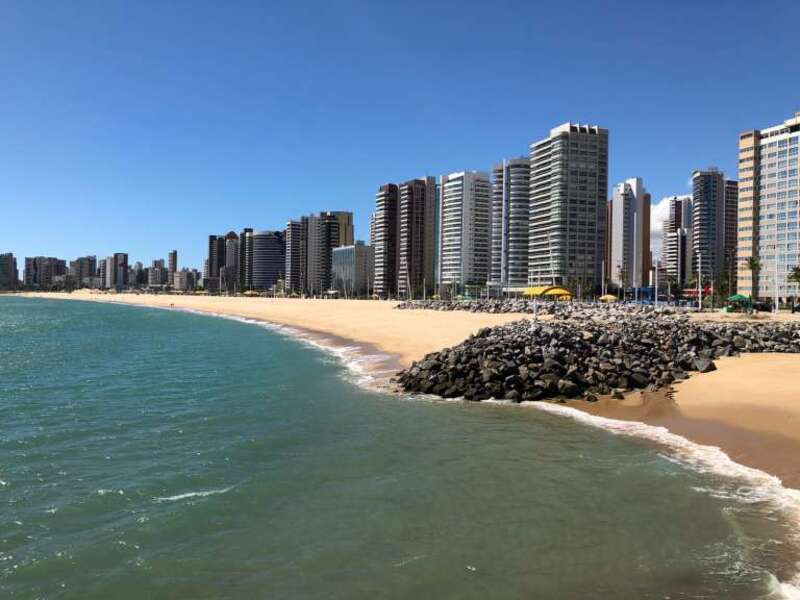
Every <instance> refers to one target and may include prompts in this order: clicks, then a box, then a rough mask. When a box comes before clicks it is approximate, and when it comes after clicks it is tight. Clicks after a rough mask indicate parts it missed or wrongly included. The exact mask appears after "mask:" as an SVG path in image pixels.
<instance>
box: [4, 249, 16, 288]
mask: <svg viewBox="0 0 800 600" xmlns="http://www.w3.org/2000/svg"><path fill="white" fill-rule="evenodd" d="M18 278H19V275H18V272H17V259H16V258H15V257H14V255H13V254H12V253H11V252H5V253H3V254H0V290H13V289H14V288H16V287H17V284H18V283H19V279H18Z"/></svg>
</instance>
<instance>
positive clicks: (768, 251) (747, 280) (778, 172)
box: [737, 112, 800, 298]
mask: <svg viewBox="0 0 800 600" xmlns="http://www.w3.org/2000/svg"><path fill="white" fill-rule="evenodd" d="M798 148H800V112H797V113H795V115H794V118H791V119H788V120H786V121H784V122H783V123H781V124H778V125H774V126H772V127H767V128H766V129H755V130H752V131H746V132H744V133H742V134H740V135H739V202H738V206H739V221H738V230H739V231H738V250H737V260H738V269H739V272H738V286H739V293H741V294H744V295H752V296H753V297H759V298H773V297H775V296H776V295H777V296H778V297H779V298H785V297H787V296H798V295H800V288H798V285H797V283H794V282H789V281H788V276H789V273H790V272H791V270H792V268H793V267H795V266H797V265H798V263H800V255H798V233H800V231H799V230H800V218H799V217H798V202H800V177H798V169H800V163H799V162H798V160H799V157H798ZM750 258H756V259H758V261H759V263H760V267H761V268H760V270H758V271H755V272H752V271H751V270H750V268H749V267H748V259H750ZM776 292H777V293H776Z"/></svg>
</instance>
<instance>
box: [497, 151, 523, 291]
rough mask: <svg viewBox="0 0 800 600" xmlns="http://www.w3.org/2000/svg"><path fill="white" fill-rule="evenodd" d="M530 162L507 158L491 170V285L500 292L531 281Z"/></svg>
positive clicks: (517, 287)
mask: <svg viewBox="0 0 800 600" xmlns="http://www.w3.org/2000/svg"><path fill="white" fill-rule="evenodd" d="M530 175H531V161H530V159H529V158H526V157H521V158H514V159H511V160H504V161H503V162H502V163H501V164H499V165H495V167H494V169H493V171H492V221H491V244H490V245H491V262H490V268H489V285H490V286H491V287H492V288H494V289H495V290H497V291H499V292H501V293H502V292H503V291H514V290H519V291H521V290H522V289H523V288H525V287H526V286H527V284H528V241H529V240H528V233H529V225H528V223H529V221H530Z"/></svg>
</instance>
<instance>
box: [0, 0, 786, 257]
mask: <svg viewBox="0 0 800 600" xmlns="http://www.w3.org/2000/svg"><path fill="white" fill-rule="evenodd" d="M454 8H455V6H445V5H436V6H429V5H425V7H424V14H425V17H426V19H429V20H430V21H431V22H435V23H437V29H436V33H435V34H431V33H426V31H425V28H420V29H419V30H415V31H413V32H411V33H410V35H411V36H412V38H413V39H412V40H410V43H408V44H403V45H398V44H395V43H391V41H390V40H391V36H388V37H387V35H386V30H385V28H384V27H379V26H376V25H377V24H391V23H399V22H402V21H403V20H404V19H407V18H410V17H411V16H419V12H418V11H417V7H414V6H411V5H408V4H403V5H402V6H400V5H397V6H377V5H372V4H358V3H355V4H350V5H342V6H336V7H333V6H326V5H319V6H317V7H316V8H314V9H311V8H308V7H303V6H300V5H297V6H293V5H292V6H270V7H266V6H259V5H257V4H240V5H237V6H236V8H235V10H231V9H227V8H223V7H221V6H213V5H208V4H206V5H202V4H201V5H192V6H191V7H189V6H181V5H168V6H161V7H159V9H158V18H157V19H156V18H153V11H154V10H155V9H154V8H153V7H148V6H147V5H127V6H125V7H124V8H120V7H119V6H117V7H114V6H110V5H109V6H103V5H95V6H92V7H91V8H89V7H87V6H83V7H81V6H68V5H63V4H59V3H37V4H35V5H31V4H29V3H22V2H7V3H4V4H3V6H2V7H0V56H1V57H2V58H0V66H2V67H3V68H2V69H0V85H1V86H2V88H3V90H4V94H3V97H2V99H0V131H2V133H3V139H4V143H3V145H2V146H0V165H2V177H0V206H2V209H3V211H2V214H3V218H2V219H0V252H13V253H14V254H15V256H17V257H19V258H24V257H25V256H40V255H41V256H58V257H63V258H66V259H71V258H74V257H79V256H85V255H96V256H97V257H98V259H100V257H105V256H109V255H112V254H114V253H115V252H120V251H124V252H127V253H128V254H129V256H130V257H131V259H132V260H141V261H143V262H144V263H145V264H150V262H151V261H152V260H153V259H157V258H166V257H167V254H168V252H169V251H170V250H173V249H177V251H178V254H179V256H180V257H181V260H180V262H181V264H182V265H184V266H191V267H194V268H198V269H202V265H203V259H204V256H205V254H206V250H207V248H206V244H205V239H206V236H207V234H208V232H212V231H228V230H233V231H240V230H241V229H242V228H244V227H252V228H254V229H256V230H262V229H264V230H279V229H283V228H284V226H285V223H286V221H287V220H288V219H290V218H293V216H295V215H297V214H310V213H314V212H318V211H321V210H329V209H331V208H341V209H342V210H352V211H353V212H354V217H355V219H354V220H355V227H356V231H355V237H356V239H362V240H368V239H369V215H370V214H371V212H372V211H373V209H374V195H375V190H376V189H377V188H378V186H379V185H381V184H382V183H384V182H386V181H407V180H409V179H411V178H415V177H420V176H423V175H432V176H440V175H443V174H447V173H451V172H454V171H458V170H463V169H469V170H476V171H484V172H486V171H491V169H492V168H493V166H494V165H496V164H498V163H499V162H501V161H502V160H504V159H508V158H510V157H514V156H520V155H526V154H527V149H528V145H529V144H530V143H531V142H532V141H534V140H538V139H541V138H542V136H544V135H546V133H547V132H548V131H549V130H550V128H551V127H553V126H554V124H557V123H563V122H566V121H572V122H576V123H598V124H601V125H602V126H603V127H605V128H607V129H608V130H609V131H610V132H611V135H610V138H609V165H610V169H609V171H610V172H609V177H608V180H609V182H610V185H613V184H614V183H616V182H619V181H624V180H626V179H628V178H631V177H642V178H643V179H644V180H645V181H646V182H647V188H648V191H650V193H651V194H652V198H653V202H654V203H655V202H656V201H657V200H660V199H661V198H665V197H669V196H673V195H681V194H686V193H689V192H690V186H689V179H690V176H691V173H692V172H693V171H694V170H698V169H699V170H704V169H707V168H708V167H710V166H717V167H719V168H720V169H721V170H722V171H724V172H725V173H727V174H729V176H732V177H735V175H736V173H737V169H736V167H737V160H738V155H737V151H736V144H737V139H738V138H737V136H738V134H739V133H740V132H742V131H746V130H750V129H759V128H765V127H769V126H771V125H773V124H774V123H775V122H776V120H777V119H780V118H785V116H786V115H792V114H794V112H795V111H796V110H798V109H800V98H798V97H797V89H796V81H795V80H794V79H793V77H791V75H793V74H794V73H795V72H796V58H797V51H796V48H795V46H794V38H793V34H791V31H790V28H787V27H785V26H784V23H786V22H794V21H796V18H797V17H798V16H800V7H799V6H798V5H797V3H795V2H788V1H787V2H777V3H775V4H773V5H772V10H769V11H764V10H759V7H758V6H755V5H752V4H748V3H744V2H731V3H726V4H725V5H724V6H723V5H718V4H715V3H708V4H699V5H692V6H691V11H692V18H691V19H687V18H686V11H687V10H689V8H688V7H686V6H678V5H675V4H669V5H661V6H651V5H641V4H640V3H633V2H631V3H618V4H615V5H613V6H609V5H607V4H601V3H597V4H595V5H585V6H583V7H582V14H581V19H580V21H576V20H575V19H574V18H573V17H574V15H573V14H572V9H571V7H569V6H545V7H539V6H521V7H516V8H515V18H514V19H511V20H509V19H503V20H496V19H487V18H486V16H487V15H488V11H487V10H486V7H485V6H483V5H480V4H475V5H472V6H470V5H469V4H465V3H459V5H458V9H459V10H454ZM420 10H421V7H420ZM709 22H713V23H715V25H716V26H715V27H712V28H709V27H708V26H707V24H708V23H709ZM752 22H758V23H759V27H758V28H756V29H754V30H752V31H751V34H750V36H749V37H748V38H747V40H746V41H745V39H744V38H742V37H740V36H736V35H733V32H735V31H741V30H745V29H747V30H748V31H750V30H751V29H752V28H751V27H750V24H751V23H752ZM221 23H224V24H225V26H224V27H221V26H220V24H221ZM567 23H568V24H569V27H568V28H566V29H565V27H563V26H562V24H567ZM478 29H479V30H480V31H481V32H482V35H481V36H480V37H478V36H475V35H470V34H465V33H464V32H469V31H473V30H478ZM230 31H236V35H227V34H225V32H230ZM565 31H568V32H569V36H568V38H569V43H564V40H565V37H564V36H565ZM676 32H680V35H677V36H676ZM200 40H204V42H203V43H201V42H200ZM531 40H536V43H537V47H538V48H539V50H538V53H539V54H540V55H542V54H545V53H548V52H549V53H550V54H552V56H553V60H548V61H541V62H540V63H537V62H535V61H534V62H532V63H531V62H530V61H528V62H526V64H527V65H529V67H530V68H526V69H525V70H520V69H519V68H518V66H517V65H516V63H515V62H514V61H508V60H507V57H508V56H513V55H515V54H518V53H520V52H529V50H530V41H531ZM617 40H624V47H620V45H619V44H618V43H617ZM144 41H146V43H143V42H144ZM745 44H746V46H747V51H746V52H744V51H743V48H744V45H745ZM444 73H446V74H447V81H448V85H447V86H441V85H435V81H436V80H437V78H439V77H441V76H442V74H444ZM412 74H413V75H414V77H416V78H417V79H416V80H415V82H416V83H415V85H414V86H408V87H402V86H401V87H400V88H398V86H397V84H398V82H400V81H403V80H404V79H405V78H408V77H410V76H411V75H412ZM426 74H428V76H429V78H430V81H431V82H432V83H431V84H429V85H425V77H426ZM481 74H483V78H484V79H483V85H481V79H480V77H481ZM631 76H635V80H636V86H633V87H632V88H630V89H627V90H625V91H624V92H623V91H622V90H621V89H620V88H619V86H618V83H619V82H620V81H629V80H630V78H631ZM733 82H736V84H737V85H736V88H735V91H734V88H733V87H732V83H733ZM418 84H419V85H418ZM386 89H399V93H396V94H386V93H385V90H386ZM511 115H513V118H509V117H510V116H511ZM611 192H612V190H611V189H610V188H609V189H608V196H609V198H610V197H611ZM663 212H664V209H663V207H660V206H659V207H656V206H654V207H653V213H652V216H653V218H652V230H653V233H654V236H653V240H652V241H653V247H654V250H655V251H656V253H657V252H658V248H659V244H660V238H661V236H660V231H661V225H660V223H661V217H663Z"/></svg>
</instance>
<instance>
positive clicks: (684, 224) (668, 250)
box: [661, 195, 692, 286]
mask: <svg viewBox="0 0 800 600" xmlns="http://www.w3.org/2000/svg"><path fill="white" fill-rule="evenodd" d="M662 202H667V203H668V206H669V212H668V214H667V218H666V219H665V220H664V223H663V224H662V229H663V242H662V252H661V253H662V258H663V262H664V268H665V270H666V272H667V275H668V276H670V277H674V278H675V280H676V281H677V283H678V284H679V285H681V286H686V285H687V284H688V283H689V280H690V279H691V277H692V197H691V196H689V195H685V196H670V197H669V198H664V199H663V200H662Z"/></svg>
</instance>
